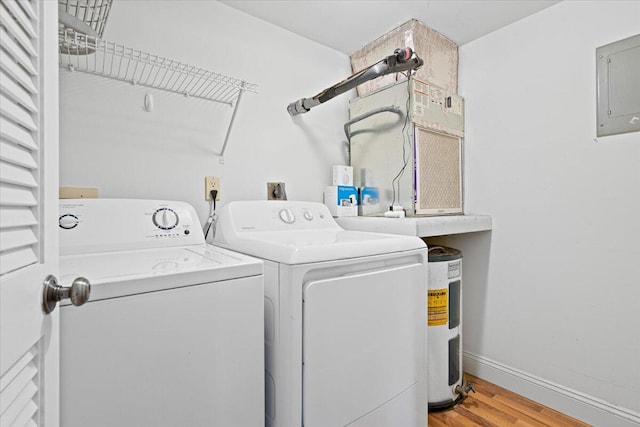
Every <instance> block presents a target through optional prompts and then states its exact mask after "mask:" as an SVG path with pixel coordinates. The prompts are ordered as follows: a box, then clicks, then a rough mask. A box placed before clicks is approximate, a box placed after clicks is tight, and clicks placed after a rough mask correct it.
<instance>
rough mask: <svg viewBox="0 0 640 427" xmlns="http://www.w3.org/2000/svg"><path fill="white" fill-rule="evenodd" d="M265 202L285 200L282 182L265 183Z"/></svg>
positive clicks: (285, 194)
mask: <svg viewBox="0 0 640 427" xmlns="http://www.w3.org/2000/svg"><path fill="white" fill-rule="evenodd" d="M267 200H287V192H286V191H285V189H284V182H267Z"/></svg>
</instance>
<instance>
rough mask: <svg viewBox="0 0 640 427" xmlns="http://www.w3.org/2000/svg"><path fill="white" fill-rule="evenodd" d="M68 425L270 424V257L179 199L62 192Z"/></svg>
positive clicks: (64, 411)
mask: <svg viewBox="0 0 640 427" xmlns="http://www.w3.org/2000/svg"><path fill="white" fill-rule="evenodd" d="M60 251H61V255H62V256H61V258H60V268H61V278H62V280H61V282H63V283H67V282H70V281H71V280H73V279H74V278H75V277H77V276H84V277H86V278H87V279H88V280H89V281H90V282H91V295H90V299H89V301H88V302H87V303H86V304H84V305H83V306H80V307H74V306H72V305H69V303H68V302H67V303H66V304H65V303H62V306H61V313H60V322H61V324H60V328H61V329H60V330H61V342H60V346H61V348H60V359H61V375H60V387H61V424H60V425H61V426H64V427H89V426H90V427H114V426H135V427H176V426H242V427H245V426H247V427H249V426H258V427H259V426H264V340H263V336H264V335H263V332H264V323H263V307H264V304H263V302H264V291H263V263H262V261H260V260H257V259H255V258H251V257H248V256H245V255H243V254H239V253H234V252H231V251H228V250H225V249H222V248H218V247H215V246H212V245H207V244H205V241H204V236H203V234H202V230H201V227H200V223H199V221H198V218H197V216H196V213H195V211H194V209H193V208H192V207H191V206H190V205H187V204H185V203H181V202H165V201H150V200H115V199H80V200H61V201H60Z"/></svg>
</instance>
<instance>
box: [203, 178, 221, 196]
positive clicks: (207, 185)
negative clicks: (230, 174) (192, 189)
mask: <svg viewBox="0 0 640 427" xmlns="http://www.w3.org/2000/svg"><path fill="white" fill-rule="evenodd" d="M211 190H218V194H217V195H216V200H220V178H218V177H217V176H205V177H204V199H205V200H211Z"/></svg>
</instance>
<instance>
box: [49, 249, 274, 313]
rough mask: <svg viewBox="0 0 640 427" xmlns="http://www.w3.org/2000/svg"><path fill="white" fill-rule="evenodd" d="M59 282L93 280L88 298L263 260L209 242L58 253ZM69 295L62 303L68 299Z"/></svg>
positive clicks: (166, 285)
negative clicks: (149, 247) (87, 252)
mask: <svg viewBox="0 0 640 427" xmlns="http://www.w3.org/2000/svg"><path fill="white" fill-rule="evenodd" d="M60 273H61V274H60V284H61V285H63V286H68V285H69V284H70V283H71V282H72V281H73V279H75V278H76V277H78V276H83V277H86V278H87V279H88V280H89V282H91V298H90V300H89V302H92V301H97V300H101V299H107V298H117V297H122V296H125V295H134V294H140V293H145V292H154V291H159V290H164V289H172V288H179V287H184V286H192V285H199V284H204V283H211V282H218V281H222V280H230V279H237V278H241V277H250V276H259V275H262V274H263V263H262V261H260V260H257V259H255V258H251V257H248V256H246V255H243V254H239V253H235V252H231V251H227V250H225V249H222V248H218V247H215V246H211V245H206V244H203V245H192V246H183V247H172V248H163V249H145V250H136V251H116V252H102V253H92V254H87V255H68V256H62V257H60ZM68 304H69V301H68V300H65V301H64V303H63V304H62V305H68Z"/></svg>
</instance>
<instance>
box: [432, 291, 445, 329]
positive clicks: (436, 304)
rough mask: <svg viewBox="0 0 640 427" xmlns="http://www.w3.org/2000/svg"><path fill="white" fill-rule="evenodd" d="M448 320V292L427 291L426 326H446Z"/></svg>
mask: <svg viewBox="0 0 640 427" xmlns="http://www.w3.org/2000/svg"><path fill="white" fill-rule="evenodd" d="M448 320H449V290H448V289H447V288H444V289H429V291H428V292H427V324H428V325H429V326H440V325H446V324H447V321H448Z"/></svg>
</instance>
